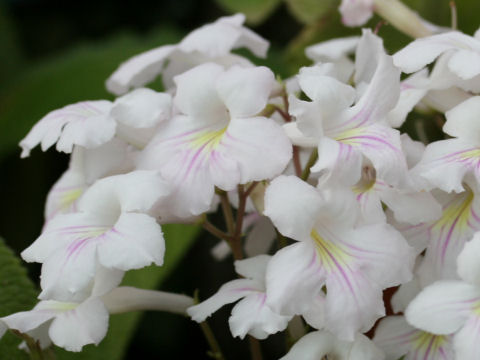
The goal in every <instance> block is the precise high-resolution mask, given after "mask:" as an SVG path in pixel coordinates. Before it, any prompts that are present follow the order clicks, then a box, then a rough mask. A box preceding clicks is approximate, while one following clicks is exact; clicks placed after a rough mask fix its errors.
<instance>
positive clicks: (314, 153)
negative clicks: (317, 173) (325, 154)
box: [300, 149, 318, 181]
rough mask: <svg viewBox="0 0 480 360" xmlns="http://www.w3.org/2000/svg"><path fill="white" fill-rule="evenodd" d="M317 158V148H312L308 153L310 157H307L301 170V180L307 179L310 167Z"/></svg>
mask: <svg viewBox="0 0 480 360" xmlns="http://www.w3.org/2000/svg"><path fill="white" fill-rule="evenodd" d="M317 159H318V149H314V150H313V151H312V153H311V154H310V157H309V158H308V161H307V164H306V165H305V168H304V169H303V171H302V175H301V176H300V178H301V179H302V180H303V181H307V180H308V177H309V176H310V168H311V167H312V166H313V164H315V162H316V161H317Z"/></svg>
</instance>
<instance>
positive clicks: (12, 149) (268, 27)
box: [0, 0, 480, 360]
mask: <svg viewBox="0 0 480 360" xmlns="http://www.w3.org/2000/svg"><path fill="white" fill-rule="evenodd" d="M404 2H405V3H406V4H407V5H408V6H410V7H411V8H412V9H414V10H415V11H417V12H419V14H420V15H421V16H422V17H423V18H425V19H426V20H429V21H431V22H433V23H435V24H438V25H442V26H447V27H448V26H449V24H450V22H451V13H450V0H405V1H404ZM339 3H340V0H242V1H237V0H198V1H196V0H185V1H181V2H179V1H176V0H160V1H158V2H155V4H153V3H152V5H149V6H151V7H148V6H147V2H144V3H143V2H141V1H138V0H136V1H133V0H130V1H126V2H122V3H121V4H120V3H117V2H116V1H114V0H108V1H105V2H101V3H98V2H94V1H93V0H91V1H90V0H88V1H83V2H78V3H76V4H75V5H73V4H72V5H71V6H77V7H79V6H80V7H81V9H80V10H81V11H80V10H79V9H78V8H76V9H77V10H76V11H73V10H72V9H71V8H69V7H68V6H60V5H59V3H57V2H55V1H54V0H8V1H5V2H2V3H0V64H1V66H0V166H1V169H2V170H0V171H1V172H2V175H3V176H2V179H1V182H0V185H2V191H3V192H2V200H3V202H4V207H3V208H4V211H5V213H4V217H3V219H2V220H1V221H0V225H1V226H2V227H3V228H2V229H0V235H8V236H7V238H8V239H9V245H10V246H12V247H13V248H15V249H16V251H18V249H20V248H21V247H22V246H23V245H24V243H25V241H27V242H28V241H29V242H31V241H32V240H33V239H32V238H31V237H32V235H31V234H32V233H33V234H34V233H35V232H36V231H37V229H39V228H40V226H41V212H40V211H39V209H41V207H42V206H43V204H42V201H43V200H44V198H45V194H46V192H47V189H48V187H49V186H51V183H52V182H53V181H54V179H55V178H56V177H57V176H58V175H59V171H61V168H62V167H63V166H65V164H66V157H65V156H59V155H58V154H55V152H53V151H52V152H49V153H47V154H43V153H40V151H38V150H36V151H34V152H33V154H32V156H31V157H30V159H28V160H25V161H23V162H22V163H21V164H20V163H19V160H18V154H19V148H18V146H17V144H18V142H19V141H20V139H21V138H23V137H24V136H25V135H26V133H27V132H28V130H29V129H30V128H31V126H32V125H33V124H34V123H35V122H37V121H38V120H39V119H40V118H41V117H42V116H44V115H45V114H46V113H48V112H49V111H51V110H53V109H56V108H59V107H62V106H65V105H66V104H69V103H74V102H78V101H82V100H87V99H91V100H94V99H100V98H106V99H112V96H111V95H109V94H108V93H107V92H106V90H105V88H104V81H105V79H106V78H107V77H108V76H109V75H110V74H111V73H112V71H114V70H115V68H116V67H117V66H118V65H119V64H120V63H121V62H122V61H124V60H126V59H127V58H129V57H130V56H132V55H134V54H137V53H139V52H141V51H145V50H147V49H150V48H153V47H156V46H160V45H162V44H166V43H174V42H177V41H178V40H179V39H180V38H181V37H182V36H183V35H184V34H185V33H186V32H187V31H189V30H192V29H193V28H195V27H197V26H199V25H201V24H203V23H206V22H210V21H213V20H215V18H217V17H218V16H221V15H225V14H223V13H222V12H221V10H220V8H221V9H223V10H225V11H227V12H228V13H236V12H244V13H245V14H246V16H247V20H248V22H249V24H251V25H255V26H256V28H254V30H255V31H257V32H259V33H260V34H261V35H262V36H264V37H265V38H267V39H268V40H271V41H272V44H273V45H272V49H271V50H270V51H269V58H268V59H267V60H259V59H254V62H255V63H257V64H259V65H266V66H269V67H271V68H272V70H274V71H275V72H276V73H278V74H280V75H281V76H282V77H283V78H285V77H287V76H291V75H294V74H295V73H296V72H297V71H298V68H299V67H300V66H303V65H308V64H310V63H311V62H310V61H309V60H308V59H307V58H306V57H305V55H304V49H305V47H306V46H308V45H311V44H314V43H317V42H320V41H324V40H328V39H331V38H334V37H342V36H349V35H353V34H357V35H358V34H360V29H359V28H346V27H344V26H343V25H342V24H341V21H340V14H339V12H338V10H337V8H338V5H339ZM44 4H48V6H44ZM29 7H30V8H31V9H33V10H29ZM457 11H458V27H459V29H461V30H462V31H464V32H465V33H467V34H472V33H473V32H474V31H475V30H476V29H477V28H478V26H479V20H478V14H479V13H480V1H478V0H461V1H460V0H458V1H457ZM159 21H163V22H165V21H166V23H163V24H162V25H161V26H160V27H156V28H155V27H153V25H151V24H154V23H156V24H157V26H158V25H159V23H158V22H159ZM380 21H381V19H380V18H379V17H378V16H374V17H373V18H372V19H371V20H370V21H369V23H368V24H367V25H366V26H367V27H370V28H374V27H376V26H377V24H378V23H379V22H380ZM176 22H179V23H181V24H178V25H177V24H176V25H175V26H172V25H169V24H171V23H176ZM42 24H44V26H43V27H41V25H42ZM127 29H129V30H127ZM84 34H88V36H84ZM379 35H380V36H381V37H382V38H383V39H384V42H385V46H386V47H387V49H388V51H389V52H390V53H393V52H395V51H397V50H398V49H400V48H402V47H403V46H405V45H406V44H407V43H408V41H410V40H411V39H409V38H408V37H407V36H404V35H402V34H400V33H399V32H398V31H396V30H395V29H394V28H393V27H392V26H389V25H388V24H387V25H383V26H381V28H380V29H379ZM73 38H74V39H75V41H73V40H72V39H73ZM239 53H241V54H242V55H246V56H249V54H248V52H246V51H242V50H240V51H239ZM154 87H156V88H159V82H158V81H157V83H156V84H154ZM422 118H423V117H422ZM430 118H431V119H430V120H431V121H430V120H428V121H425V120H422V123H421V126H422V127H424V129H425V130H424V131H425V132H426V133H427V134H428V135H429V138H430V136H431V138H432V139H433V138H437V137H440V136H442V133H441V132H440V130H439V129H440V127H439V126H438V121H441V119H440V120H439V119H435V117H430ZM437 120H438V121H437ZM436 121H437V122H436ZM418 124H419V121H418V116H417V115H415V114H413V115H412V116H410V120H409V121H408V122H407V124H406V125H405V129H406V130H408V132H409V133H411V134H415V132H416V131H417V128H416V127H417V126H418ZM33 180H34V181H33ZM6 209H8V211H7V210H6ZM12 216H15V219H12ZM32 229H33V230H32ZM164 231H165V238H166V242H167V253H166V259H165V265H164V266H163V267H161V268H157V267H148V268H146V269H142V270H137V271H132V272H129V273H128V274H127V276H126V278H125V280H124V283H125V284H128V285H133V286H138V287H143V288H157V287H158V286H160V285H161V284H162V286H164V285H165V283H166V282H168V278H169V276H170V274H171V273H172V271H173V270H174V269H175V268H176V267H178V264H179V261H181V259H182V257H183V256H184V255H185V254H186V255H187V258H186V259H187V260H184V261H186V263H185V266H184V267H182V266H180V267H178V268H177V270H176V272H177V273H176V278H175V279H172V280H171V281H172V284H170V285H168V286H171V287H172V288H173V289H174V290H175V291H187V290H183V289H186V288H187V287H188V288H189V290H190V287H191V286H194V287H197V286H201V289H202V291H203V289H204V288H205V287H206V286H207V285H206V284H207V283H210V279H209V278H212V277H214V275H218V274H216V273H218V272H221V276H223V277H224V278H222V277H221V276H220V277H218V279H217V281H218V283H217V284H215V285H214V286H217V287H218V286H219V284H221V282H222V281H226V280H227V279H228V278H229V277H231V276H233V275H232V273H231V266H229V265H226V264H223V265H218V264H205V260H204V259H205V258H207V256H208V253H209V250H210V249H209V246H211V245H212V243H211V242H208V241H205V238H204V237H202V239H201V240H202V243H201V244H196V245H195V247H194V248H193V251H194V252H195V254H193V253H189V254H188V249H190V248H191V245H192V244H193V242H194V239H195V238H196V237H197V235H198V233H199V231H198V229H197V228H193V227H185V226H184V225H168V226H165V227H164ZM27 234H28V236H27ZM15 236H17V238H15ZM22 237H23V238H22ZM25 238H26V239H25ZM199 251H201V255H202V256H201V259H199V258H198V256H197V252H199ZM5 259H7V260H5ZM192 259H196V261H193V260H192ZM4 261H5V264H6V263H8V264H10V265H8V266H5V265H4V263H3V262H4ZM190 266H191V267H190ZM222 266H223V267H222ZM226 268H228V269H227V270H225V269H226ZM218 269H221V270H220V271H219V270H218ZM8 271H12V273H9V272H8ZM33 271H34V272H35V271H36V270H35V269H34V270H33ZM192 274H193V275H192ZM10 276H12V277H10ZM14 278H16V279H20V280H19V281H17V280H13V279H14ZM175 282H176V284H173V283H175ZM186 283H188V285H186ZM191 284H193V285H191ZM16 286H18V288H17V289H16V290H9V289H15V287H16ZM20 288H21V289H23V290H22V291H20ZM215 290H216V288H212V289H210V290H209V291H211V292H210V293H212V292H213V291H215ZM10 291H20V292H19V295H18V296H13V297H12V296H11V295H9V292H10ZM35 294H36V290H35V286H34V285H33V283H32V282H31V281H29V280H28V278H27V277H26V273H25V270H24V269H23V268H22V267H21V266H20V265H19V262H18V259H16V258H15V257H14V255H13V254H12V252H11V251H10V250H8V248H6V246H5V245H4V244H3V242H0V316H3V315H6V314H9V313H12V312H16V311H21V310H25V309H27V308H31V307H32V305H33V304H34V302H35V299H34V298H35ZM7 298H8V299H12V298H14V299H16V301H14V302H9V301H10V300H8V301H7V300H6V299H7ZM224 315H225V318H224V319H220V318H219V317H218V316H217V319H213V321H212V322H218V323H219V324H220V327H219V329H222V330H218V331H219V332H222V331H223V332H225V331H224V330H225V319H226V317H228V309H227V310H225V311H224ZM172 316H173V315H172ZM163 320H165V324H167V325H164V324H162V323H160V322H161V321H163ZM177 320H178V317H173V318H171V319H170V318H168V317H167V318H163V317H161V316H159V315H157V314H154V315H152V316H149V317H148V318H145V317H144V319H143V320H142V322H141V324H142V325H141V327H143V328H141V329H140V332H139V333H137V335H135V339H136V341H137V342H139V343H141V344H142V346H143V345H145V346H146V347H147V346H148V347H149V348H150V349H151V353H149V354H147V355H144V356H143V357H147V358H153V357H157V355H153V354H152V353H153V352H155V353H156V352H157V351H162V352H160V353H159V356H161V355H163V350H165V349H159V348H158V336H160V335H159V334H165V333H168V332H172V333H173V334H178V333H181V332H182V331H184V328H182V327H181V326H179V327H177V328H175V329H174V326H173V325H169V324H172V323H177ZM140 321H141V314H140V313H130V314H122V315H114V316H112V318H111V320H110V330H109V333H108V335H107V337H106V339H105V340H104V341H103V342H102V343H101V344H100V345H99V346H98V347H95V346H87V347H86V348H85V351H84V352H82V353H80V354H71V353H67V352H65V351H63V350H60V349H58V351H57V356H58V358H59V359H60V360H68V359H70V358H71V359H93V360H95V359H113V360H115V359H122V358H124V357H125V356H128V355H125V354H130V355H131V357H132V358H135V352H134V351H133V350H131V349H132V345H129V343H130V341H131V340H132V338H134V333H135V330H136V329H137V327H138V325H139V324H140ZM155 321H158V322H155ZM162 325H163V326H167V328H164V329H162V330H158V328H159V327H162ZM168 326H171V327H168ZM221 335H222V336H223V335H225V339H222V341H225V342H226V343H227V344H229V345H232V344H233V347H234V348H235V350H234V351H232V354H233V355H237V357H238V358H241V357H242V356H243V355H242V354H243V353H242V352H241V351H239V352H238V354H236V352H237V348H236V347H235V346H237V345H239V344H240V342H239V341H238V340H236V339H231V338H230V337H229V334H221ZM195 336H199V334H198V333H195ZM177 338H178V336H177ZM170 339H175V342H176V343H175V345H172V348H173V349H175V348H178V347H179V346H184V347H186V348H188V347H189V346H190V345H191V344H192V343H193V342H192V341H191V340H189V339H188V338H184V337H182V338H179V339H176V338H175V336H173V335H172V337H170ZM229 339H230V340H229ZM142 341H144V342H147V341H148V342H149V345H147V344H143V342H142ZM228 341H232V343H228ZM268 341H270V339H269V340H268ZM268 341H267V346H268ZM18 342H19V340H18V339H16V338H15V337H13V336H12V335H8V334H7V335H6V336H5V337H4V338H3V339H2V340H1V341H0V357H1V358H2V359H7V360H8V359H20V360H21V359H23V358H25V353H23V352H19V351H18V350H17V349H16V346H17V344H18ZM240 345H241V344H240ZM129 346H130V353H129V352H128V351H127V350H128V348H129ZM264 347H266V346H265V345H264ZM238 348H240V347H238ZM277 348H278V346H277ZM173 351H174V350H173ZM184 351H188V350H185V349H184ZM191 351H192V352H193V353H194V354H195V356H196V358H199V356H198V354H199V353H201V352H199V350H198V349H191ZM277 351H278V350H277Z"/></svg>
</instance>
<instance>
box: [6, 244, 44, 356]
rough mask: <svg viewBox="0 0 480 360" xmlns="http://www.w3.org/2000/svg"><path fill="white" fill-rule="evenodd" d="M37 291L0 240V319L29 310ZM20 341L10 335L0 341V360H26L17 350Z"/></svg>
mask: <svg viewBox="0 0 480 360" xmlns="http://www.w3.org/2000/svg"><path fill="white" fill-rule="evenodd" d="M36 296H37V290H36V289H35V286H34V284H33V283H32V281H31V280H30V279H29V278H28V276H27V271H26V270H25V268H24V267H23V266H22V265H21V264H20V260H19V259H18V258H17V257H16V256H15V254H14V253H13V252H12V250H10V249H9V248H8V247H7V246H6V245H5V242H4V241H3V240H2V239H0V317H3V316H6V315H10V314H12V313H15V312H19V311H25V310H29V309H31V308H32V307H33V306H34V305H35V303H36ZM19 344H20V339H18V338H17V337H15V336H14V335H12V334H11V333H7V334H5V336H4V337H3V338H2V339H1V340H0V356H1V358H2V360H22V359H28V356H27V354H26V353H25V352H24V351H22V350H19V349H18V345H19Z"/></svg>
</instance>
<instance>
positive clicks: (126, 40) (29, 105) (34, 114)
mask: <svg viewBox="0 0 480 360" xmlns="http://www.w3.org/2000/svg"><path fill="white" fill-rule="evenodd" d="M179 38H180V34H179V33H178V32H176V31H174V30H172V29H171V28H163V29H160V30H157V31H155V32H153V33H151V34H150V35H147V36H142V38H139V37H136V36H133V35H132V34H121V35H118V36H115V37H114V38H111V39H109V40H107V41H103V42H98V43H93V44H83V45H79V46H77V47H75V48H72V49H70V50H68V51H66V52H64V53H62V54H60V55H58V56H55V57H53V58H51V59H48V60H45V61H43V62H40V63H37V64H35V66H32V67H31V68H30V69H29V70H26V71H24V72H23V73H22V75H21V76H18V78H16V79H15V81H14V82H13V83H12V85H11V86H9V87H7V88H5V89H3V90H2V91H1V92H0V161H1V160H3V159H4V158H5V156H6V155H9V154H11V153H12V152H13V151H16V152H18V153H19V152H20V150H19V149H20V148H19V147H18V145H17V144H18V142H19V141H20V140H21V139H22V138H23V137H24V136H25V135H26V134H27V132H28V131H29V130H30V128H31V127H32V126H33V125H34V124H35V123H36V122H37V121H38V120H40V119H41V118H42V117H43V116H44V115H46V114H47V113H48V112H49V111H52V110H55V109H57V108H60V107H63V106H65V105H68V104H71V103H75V102H78V101H82V100H96V99H111V98H112V96H111V95H110V94H108V93H107V91H106V90H105V85H104V84H105V80H106V79H107V77H108V76H109V75H110V74H111V73H112V72H113V71H114V70H115V69H116V68H117V67H118V65H119V64H120V63H121V62H122V61H125V60H126V59H128V58H129V57H130V56H132V55H135V54H137V53H139V52H142V51H145V50H148V49H151V48H152V47H156V46H160V45H162V44H166V43H174V42H177V41H178V40H179Z"/></svg>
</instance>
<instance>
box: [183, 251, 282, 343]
mask: <svg viewBox="0 0 480 360" xmlns="http://www.w3.org/2000/svg"><path fill="white" fill-rule="evenodd" d="M269 261H270V256H267V255H259V256H256V257H253V258H249V259H245V260H238V261H235V271H236V272H237V273H238V274H239V275H241V276H244V277H245V279H238V280H232V281H229V282H228V283H226V284H224V285H223V286H222V287H221V288H220V289H219V290H218V291H217V293H216V294H215V295H213V296H211V297H210V298H208V299H207V300H205V301H203V302H201V303H200V304H198V305H195V306H192V307H190V308H189V309H187V312H188V314H189V315H190V316H191V317H192V319H193V320H195V321H197V322H202V321H204V320H205V319H206V318H207V317H209V316H210V315H211V314H212V313H214V312H215V311H217V310H218V309H219V308H221V307H222V306H224V305H226V304H229V303H232V302H235V301H238V300H240V299H242V298H243V299H242V300H241V301H240V302H238V304H236V305H235V306H234V308H233V309H232V315H231V316H230V318H229V320H228V322H229V324H230V331H231V332H232V335H233V336H239V337H240V338H242V339H243V338H244V337H245V335H246V334H247V333H248V334H250V335H252V336H254V337H256V338H257V339H266V338H267V336H268V335H270V334H274V333H276V332H278V331H282V330H284V329H285V328H286V327H287V324H288V321H289V320H290V319H291V316H283V315H280V314H277V313H275V312H274V311H272V310H271V309H270V308H269V307H268V306H267V305H266V298H267V295H266V294H265V271H266V268H267V264H268V262H269Z"/></svg>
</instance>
